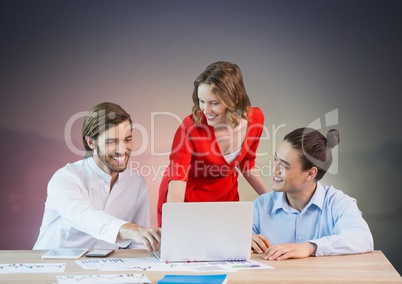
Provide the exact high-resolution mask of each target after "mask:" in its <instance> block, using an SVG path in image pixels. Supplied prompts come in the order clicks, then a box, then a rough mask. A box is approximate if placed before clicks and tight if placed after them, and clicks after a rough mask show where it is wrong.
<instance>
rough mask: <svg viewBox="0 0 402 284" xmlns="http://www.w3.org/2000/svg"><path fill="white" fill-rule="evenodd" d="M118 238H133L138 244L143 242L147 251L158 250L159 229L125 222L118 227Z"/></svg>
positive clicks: (159, 240)
mask: <svg viewBox="0 0 402 284" xmlns="http://www.w3.org/2000/svg"><path fill="white" fill-rule="evenodd" d="M119 238H121V239H123V240H134V241H135V242H137V243H139V244H143V245H144V246H145V247H146V248H147V250H148V251H149V252H152V251H158V250H159V244H160V242H161V231H160V229H157V228H147V227H141V226H138V225H136V224H132V223H126V224H124V225H123V226H121V227H120V232H119Z"/></svg>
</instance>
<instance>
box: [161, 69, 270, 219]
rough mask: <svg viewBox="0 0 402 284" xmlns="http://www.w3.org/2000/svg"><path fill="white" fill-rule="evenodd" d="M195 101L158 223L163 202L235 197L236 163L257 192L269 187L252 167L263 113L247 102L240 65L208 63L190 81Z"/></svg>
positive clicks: (180, 135)
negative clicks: (192, 80) (201, 71)
mask: <svg viewBox="0 0 402 284" xmlns="http://www.w3.org/2000/svg"><path fill="white" fill-rule="evenodd" d="M193 102H194V105H193V109H192V114H191V115H189V116H187V117H186V118H185V119H184V120H183V122H182V124H181V125H180V127H179V128H178V129H177V131H176V134H175V136H174V139H173V145H172V150H171V154H170V163H169V166H168V168H167V169H166V172H165V173H164V176H163V178H162V182H161V185H160V188H159V199H158V206H157V210H158V224H159V226H161V222H162V221H161V219H162V218H161V217H162V205H163V204H164V203H165V202H201V201H238V200H239V193H238V190H237V187H238V184H237V177H238V172H237V170H236V168H237V169H238V170H239V171H240V172H241V173H242V174H243V176H244V177H245V178H246V180H247V181H248V183H249V184H250V185H251V186H252V187H253V189H254V190H255V191H256V192H257V193H258V194H262V193H265V192H267V191H268V190H267V188H266V187H265V185H264V183H263V181H262V179H261V177H260V175H259V171H258V170H257V169H256V168H255V158H256V152H257V148H258V144H259V141H260V137H261V134H262V132H263V129H264V114H263V113H262V111H261V110H260V109H259V108H256V107H251V104H250V100H249V97H248V96H247V93H246V90H245V87H244V83H243V75H242V73H241V71H240V68H239V67H238V66H237V65H236V64H233V63H230V62H223V61H218V62H215V63H212V64H210V65H209V66H208V67H207V68H206V70H205V71H204V72H203V73H201V75H200V76H198V78H197V79H196V80H195V81H194V91H193Z"/></svg>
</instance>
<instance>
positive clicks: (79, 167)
mask: <svg viewBox="0 0 402 284" xmlns="http://www.w3.org/2000/svg"><path fill="white" fill-rule="evenodd" d="M86 162H87V161H86V159H82V160H78V161H76V162H73V163H67V164H66V165H65V166H64V167H62V168H60V169H58V170H57V171H56V172H55V173H54V174H53V177H62V176H76V175H80V174H81V173H82V172H83V171H87V170H88V169H87V165H86Z"/></svg>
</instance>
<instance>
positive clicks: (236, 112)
mask: <svg viewBox="0 0 402 284" xmlns="http://www.w3.org/2000/svg"><path fill="white" fill-rule="evenodd" d="M202 83H205V84H209V85H210V86H211V87H212V91H213V92H214V94H215V95H216V96H217V97H218V98H219V100H221V101H222V103H223V104H224V105H225V106H226V108H227V117H228V123H229V125H230V126H231V127H236V126H238V125H239V123H240V120H241V119H242V118H244V119H248V113H249V111H250V109H251V103H250V99H249V97H248V95H247V92H246V88H245V87H244V83H243V75H242V73H241V71H240V68H239V66H237V65H236V64H233V63H230V62H226V61H217V62H215V63H212V64H210V65H209V66H208V67H207V68H206V69H205V71H204V72H202V73H201V74H200V75H199V76H198V77H197V79H195V81H194V91H193V103H194V105H193V108H192V113H193V120H194V122H195V123H196V124H200V123H201V109H200V105H199V98H198V86H199V85H200V84H202Z"/></svg>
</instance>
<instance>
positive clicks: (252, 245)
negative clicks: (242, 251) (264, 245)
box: [251, 240, 263, 254]
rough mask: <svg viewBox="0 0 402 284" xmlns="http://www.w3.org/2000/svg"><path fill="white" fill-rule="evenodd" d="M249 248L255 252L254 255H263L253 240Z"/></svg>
mask: <svg viewBox="0 0 402 284" xmlns="http://www.w3.org/2000/svg"><path fill="white" fill-rule="evenodd" d="M251 247H252V250H253V251H255V252H256V253H258V254H262V253H263V250H262V249H261V248H260V246H259V245H258V244H257V242H256V241H254V240H252V241H251Z"/></svg>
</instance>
